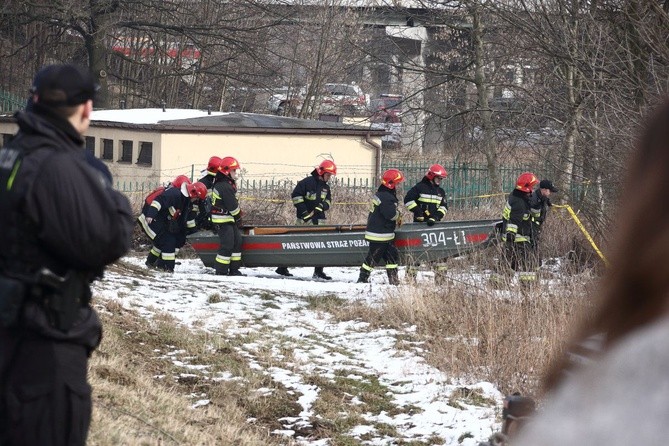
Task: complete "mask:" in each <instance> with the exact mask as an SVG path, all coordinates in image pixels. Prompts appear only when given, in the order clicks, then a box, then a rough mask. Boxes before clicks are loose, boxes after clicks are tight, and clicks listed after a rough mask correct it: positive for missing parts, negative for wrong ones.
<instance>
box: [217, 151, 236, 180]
mask: <svg viewBox="0 0 669 446" xmlns="http://www.w3.org/2000/svg"><path fill="white" fill-rule="evenodd" d="M239 167H240V166H239V161H237V160H236V159H235V158H233V157H231V156H226V157H225V158H223V159H222V160H221V164H219V166H218V171H219V172H221V173H222V174H223V175H230V172H231V171H233V170H237V169H239Z"/></svg>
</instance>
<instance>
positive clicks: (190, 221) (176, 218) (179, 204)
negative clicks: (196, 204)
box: [139, 186, 195, 239]
mask: <svg viewBox="0 0 669 446" xmlns="http://www.w3.org/2000/svg"><path fill="white" fill-rule="evenodd" d="M142 214H143V215H142V216H140V219H139V220H140V224H141V225H142V227H143V228H144V230H145V231H146V232H147V234H149V237H151V239H153V238H155V236H156V235H158V234H161V233H163V232H166V231H167V232H170V233H172V234H182V235H183V234H185V233H186V229H187V228H194V227H195V213H194V211H193V203H192V202H191V200H190V198H188V197H186V196H185V195H184V194H183V192H181V189H178V188H176V187H173V186H171V187H168V188H167V189H165V190H164V191H163V193H162V194H160V195H158V196H157V197H156V198H155V199H154V200H153V201H152V202H151V204H149V205H148V206H145V209H144V211H143V213H142ZM142 217H144V218H142ZM148 217H151V218H152V219H153V221H152V222H151V224H149V225H146V220H145V218H148Z"/></svg>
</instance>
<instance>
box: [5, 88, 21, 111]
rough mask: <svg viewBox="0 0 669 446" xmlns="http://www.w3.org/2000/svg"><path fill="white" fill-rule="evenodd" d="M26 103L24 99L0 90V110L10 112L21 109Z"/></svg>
mask: <svg viewBox="0 0 669 446" xmlns="http://www.w3.org/2000/svg"><path fill="white" fill-rule="evenodd" d="M25 105H26V100H25V99H21V98H19V97H16V96H14V95H12V94H9V93H7V92H6V91H0V112H2V113H12V112H15V111H17V110H21V109H23V107H24V106H25Z"/></svg>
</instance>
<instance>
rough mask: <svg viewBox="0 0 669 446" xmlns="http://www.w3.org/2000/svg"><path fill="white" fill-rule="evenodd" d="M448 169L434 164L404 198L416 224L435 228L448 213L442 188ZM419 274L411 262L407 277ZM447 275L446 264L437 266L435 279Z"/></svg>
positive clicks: (415, 265) (414, 264)
mask: <svg viewBox="0 0 669 446" xmlns="http://www.w3.org/2000/svg"><path fill="white" fill-rule="evenodd" d="M446 175H447V173H446V169H444V168H443V166H441V165H439V164H433V165H431V166H430V168H429V169H428V170H427V172H425V176H424V177H423V179H422V180H420V181H419V182H418V183H416V185H415V186H414V187H412V188H411V189H409V191H408V192H407V193H406V195H405V196H404V206H406V208H407V210H409V211H411V213H412V214H413V221H414V223H426V224H427V225H428V226H434V223H435V222H437V221H441V220H442V219H443V218H444V216H445V215H446V212H447V211H448V205H447V204H446V192H445V191H444V189H443V188H442V187H441V181H442V180H443V179H444V178H446ZM417 272H418V264H417V263H416V262H411V263H410V264H409V265H408V266H407V270H406V274H407V277H409V278H412V279H415V278H416V273H417ZM445 273H446V264H445V263H439V264H437V265H436V272H435V278H441V277H443V275H445Z"/></svg>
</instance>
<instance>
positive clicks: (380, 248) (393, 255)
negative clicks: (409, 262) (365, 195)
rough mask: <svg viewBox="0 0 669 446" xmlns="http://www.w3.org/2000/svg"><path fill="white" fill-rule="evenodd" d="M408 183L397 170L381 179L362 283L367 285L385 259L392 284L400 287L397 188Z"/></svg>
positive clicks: (367, 236)
mask: <svg viewBox="0 0 669 446" xmlns="http://www.w3.org/2000/svg"><path fill="white" fill-rule="evenodd" d="M403 181H404V174H403V173H402V172H401V171H399V170H397V169H388V170H386V171H385V172H384V173H383V176H382V177H381V185H380V186H379V189H378V190H377V191H376V194H375V195H374V197H373V198H372V202H371V207H370V210H369V216H368V217H367V229H366V230H365V240H367V241H368V242H369V251H368V252H367V257H366V258H365V262H364V263H363V264H362V266H361V267H360V276H359V277H358V283H367V282H368V281H369V276H370V274H371V273H372V271H373V270H374V266H375V265H376V264H377V263H379V261H380V260H381V259H383V260H384V261H385V262H386V273H387V275H388V283H390V284H391V285H398V284H399V279H398V276H397V262H398V261H399V253H398V251H397V248H396V247H395V245H394V243H393V240H394V239H395V228H396V227H397V225H398V224H399V223H400V222H401V214H400V211H399V209H398V203H399V200H398V199H397V185H399V184H401V183H402V182H403Z"/></svg>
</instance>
